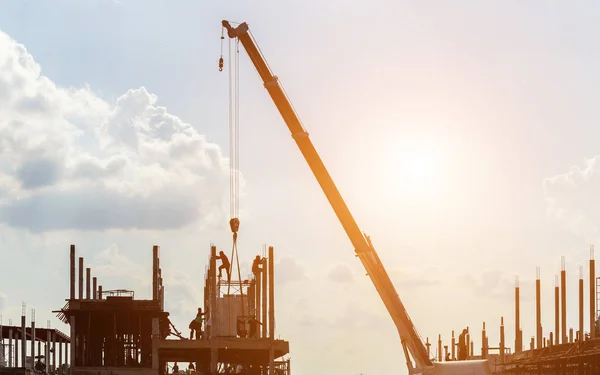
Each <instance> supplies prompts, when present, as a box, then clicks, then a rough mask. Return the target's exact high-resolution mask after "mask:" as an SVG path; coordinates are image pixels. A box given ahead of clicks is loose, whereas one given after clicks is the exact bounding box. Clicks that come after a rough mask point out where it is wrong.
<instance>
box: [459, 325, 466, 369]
mask: <svg viewBox="0 0 600 375" xmlns="http://www.w3.org/2000/svg"><path fill="white" fill-rule="evenodd" d="M467 334H468V331H467V329H466V328H465V329H463V331H462V333H461V334H460V335H459V336H458V360H459V361H464V360H466V359H467Z"/></svg>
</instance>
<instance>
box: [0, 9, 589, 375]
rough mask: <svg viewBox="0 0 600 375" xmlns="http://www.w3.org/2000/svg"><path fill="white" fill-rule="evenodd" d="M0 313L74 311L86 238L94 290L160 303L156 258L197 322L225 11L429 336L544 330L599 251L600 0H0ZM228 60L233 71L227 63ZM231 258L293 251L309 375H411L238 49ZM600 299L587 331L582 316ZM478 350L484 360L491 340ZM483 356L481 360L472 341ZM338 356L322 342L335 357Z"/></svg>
mask: <svg viewBox="0 0 600 375" xmlns="http://www.w3.org/2000/svg"><path fill="white" fill-rule="evenodd" d="M0 4H1V5H2V9H3V12H1V13H0V98H1V100H0V243H1V244H2V245H1V246H0V257H1V258H0V259H1V260H0V313H1V314H2V319H3V322H4V324H7V323H8V321H9V319H12V321H13V322H16V321H18V320H19V319H20V318H19V316H20V312H21V303H22V302H23V301H25V302H26V303H27V310H28V313H27V315H28V321H29V316H30V309H31V308H35V310H36V321H37V322H38V323H37V324H38V325H42V326H45V325H46V323H45V322H46V321H47V320H50V323H51V325H52V326H53V327H56V328H58V329H60V330H63V331H68V326H66V325H64V324H62V323H60V322H59V321H58V320H57V319H56V318H55V316H54V315H53V314H52V313H51V310H53V309H58V308H60V307H62V306H63V305H64V303H65V302H64V300H65V299H66V298H68V293H69V288H68V280H69V279H68V260H69V245H70V244H75V245H76V246H77V251H78V256H83V257H84V258H85V262H86V263H85V264H86V267H87V266H89V267H91V268H92V275H93V276H97V277H98V280H99V284H101V285H102V286H103V288H104V289H105V290H107V289H117V288H125V289H132V290H135V295H136V298H150V296H151V289H150V285H151V270H152V264H151V263H152V246H153V245H159V246H160V248H161V266H162V268H163V275H164V285H165V299H166V301H165V308H166V310H167V311H169V312H170V314H171V318H172V321H173V322H174V324H175V326H176V327H178V328H179V329H180V330H184V328H186V325H187V323H188V322H189V320H190V319H191V318H192V317H193V315H194V313H195V309H196V308H197V306H199V305H202V287H203V284H204V272H205V267H206V263H207V259H208V251H209V247H210V244H211V243H214V244H215V245H217V247H218V248H219V249H223V250H226V251H230V250H231V246H232V238H231V232H230V230H229V226H228V222H229V218H230V217H229V161H228V155H229V146H230V145H229V129H228V105H229V101H228V87H229V86H228V85H229V83H228V78H227V74H226V72H219V71H218V69H217V62H218V59H219V56H220V51H221V40H220V36H221V26H220V21H221V20H222V19H229V20H232V21H237V22H241V21H247V22H248V23H249V24H250V28H251V31H252V33H253V35H254V36H255V38H256V40H257V41H258V43H259V45H260V48H261V49H262V51H263V53H264V54H265V57H266V58H267V60H268V62H269V65H270V66H271V68H272V69H273V71H274V73H275V75H277V76H278V77H279V79H280V82H281V83H282V84H283V85H284V86H285V89H286V92H287V93H288V95H289V97H290V98H291V100H292V102H293V104H294V106H295V108H296V109H297V111H298V113H299V115H300V118H301V119H302V121H303V123H304V125H305V127H306V128H307V131H308V132H309V133H310V136H311V139H312V141H313V143H314V145H315V147H316V148H317V150H318V151H319V153H320V154H321V157H322V159H323V160H324V162H325V164H326V166H327V167H328V169H329V171H330V173H331V175H332V176H333V178H334V179H335V181H336V183H337V185H338V187H339V189H340V191H341V193H342V195H343V196H344V198H345V199H346V201H347V203H348V206H349V207H350V209H351V210H352V212H353V214H354V216H355V218H356V220H357V222H358V223H359V225H360V226H361V229H362V230H363V231H365V232H367V233H368V234H369V235H370V236H371V238H372V241H373V243H374V245H375V247H376V249H377V251H378V253H379V255H380V258H381V259H382V261H383V262H384V264H385V266H386V268H387V270H388V272H389V273H390V277H391V278H392V280H393V282H394V284H395V286H396V288H397V290H398V293H399V295H400V297H401V298H402V300H403V302H404V304H405V305H406V308H407V310H408V313H409V315H410V316H411V318H412V320H413V321H414V323H415V325H416V327H417V330H418V331H419V332H420V334H421V336H422V337H423V338H424V339H425V338H426V337H428V338H429V340H430V342H435V341H436V340H437V336H438V334H441V335H442V339H443V340H444V343H445V344H448V343H449V338H450V334H451V332H452V330H456V331H459V330H461V329H462V328H463V327H465V326H469V327H472V329H473V330H475V332H479V329H480V327H481V325H482V322H486V323H487V327H488V333H489V342H490V345H492V344H493V346H496V345H495V344H496V343H497V342H498V341H499V323H500V318H501V317H504V319H505V325H506V340H507V342H508V343H511V346H512V343H513V340H514V315H513V314H514V302H513V293H514V292H513V287H514V280H515V277H516V276H517V275H518V276H519V279H520V285H521V295H522V300H521V303H522V305H521V306H522V307H521V311H522V319H521V324H522V327H523V331H524V332H523V337H524V344H525V346H527V343H528V342H529V338H530V337H531V336H532V335H533V334H534V331H535V327H534V319H535V309H534V295H535V294H534V293H535V290H534V280H535V277H536V267H540V269H541V278H542V304H543V311H542V319H543V326H544V334H545V335H547V334H548V333H549V330H550V329H551V327H553V325H554V323H553V286H554V276H555V274H556V273H557V272H559V270H560V264H561V262H560V260H561V256H565V258H566V269H567V272H568V293H569V294H568V306H569V308H568V312H567V314H568V324H569V327H577V314H576V312H577V303H576V298H577V297H576V296H577V293H576V288H577V285H576V283H577V278H578V273H579V268H580V266H582V265H583V268H584V272H585V274H586V288H587V272H588V266H587V260H588V259H589V247H590V245H592V244H598V243H599V241H598V240H599V238H600V230H599V228H600V227H599V225H600V214H599V213H600V207H598V203H597V199H596V195H597V191H598V190H599V188H600V174H599V171H598V169H599V168H600V146H599V145H598V143H597V139H598V136H600V127H597V123H598V114H597V105H596V104H597V103H596V101H595V100H594V99H593V98H595V97H598V95H599V94H600V84H599V83H600V70H599V69H598V66H600V64H599V63H600V49H599V48H597V47H595V45H596V44H595V43H594V36H595V35H598V34H599V33H600V25H598V23H597V22H595V21H596V20H597V19H598V17H599V16H600V6H599V5H598V4H596V3H594V2H579V3H577V4H568V5H567V4H566V3H561V2H533V3H528V4H523V3H522V2H516V1H502V2H500V1H497V2H485V3H484V2H479V1H465V0H459V1H454V2H452V3H451V4H450V3H448V2H441V1H439V2H428V3H426V4H425V3H422V2H416V1H413V2H411V1H385V0H373V1H369V2H362V3H359V2H348V1H339V0H332V1H329V2H320V1H312V0H306V1H302V2H298V1H289V2H281V1H266V0H264V1H263V0H254V1H252V2H249V1H230V0H224V1H220V2H198V1H189V0H181V1H177V2H166V1H159V0H144V1H142V0H118V1H116V0H113V1H111V0H85V1H81V0H77V1H75V0H56V1H52V2H50V1H48V2H35V1H31V0H22V1H9V0H3V1H0ZM224 57H225V60H226V64H228V63H229V56H228V55H227V53H225V56H224ZM239 71H240V100H239V106H240V170H241V174H242V179H243V184H242V191H241V199H240V220H241V226H240V234H239V245H238V246H239V252H240V257H241V261H242V267H243V271H244V273H245V274H247V273H248V269H249V262H250V261H251V259H252V258H253V257H254V256H255V255H256V254H258V253H260V252H261V251H262V248H263V245H268V246H274V248H275V254H276V262H277V266H276V292H275V293H276V301H277V302H276V327H277V334H278V335H279V336H280V337H281V338H284V339H286V340H289V341H290V349H291V353H290V356H289V357H290V358H291V361H292V368H293V370H294V373H296V374H305V373H314V372H319V373H329V374H359V373H364V374H374V373H377V374H406V369H405V364H404V359H403V358H402V354H401V353H402V348H401V345H400V340H399V338H398V335H397V332H396V330H395V328H394V326H393V323H392V320H391V318H389V316H388V315H387V312H386V311H385V308H384V306H383V304H382V303H381V301H380V299H379V298H378V296H377V293H376V291H375V289H374V288H373V286H372V285H371V283H370V281H369V279H368V277H366V276H365V272H364V270H363V269H362V266H361V264H360V262H359V261H358V259H356V258H355V257H354V256H353V253H352V251H353V249H352V246H351V244H350V242H349V240H348V239H347V238H346V236H345V233H344V231H343V229H342V227H341V226H340V224H339V222H338V221H337V219H336V217H335V215H334V214H333V211H332V210H331V208H330V207H329V205H328V202H327V200H326V199H325V197H324V195H323V193H322V191H321V190H320V188H319V185H318V184H317V182H316V181H315V179H314V177H313V176H312V174H311V172H310V170H309V168H308V166H307V165H306V163H305V161H304V160H303V158H302V156H301V154H300V152H299V150H298V149H297V147H296V145H295V143H294V142H293V140H292V138H291V136H290V134H289V131H288V130H287V128H286V126H285V124H284V122H283V121H282V119H281V118H280V116H279V114H278V112H277V110H276V108H275V107H274V105H273V103H272V102H271V100H270V98H269V96H268V94H267V92H266V90H265V89H264V88H263V85H262V83H261V81H260V79H259V77H258V75H257V74H256V72H255V71H254V68H253V66H252V65H251V63H250V61H249V59H248V58H247V56H246V55H245V52H244V51H242V52H241V53H240V67H239ZM587 303H588V302H587V301H586V310H585V313H586V321H587ZM474 336H475V337H474V341H475V348H480V347H481V342H480V335H479V334H475V335H474ZM476 351H479V349H476ZM324 353H327V354H325V355H324Z"/></svg>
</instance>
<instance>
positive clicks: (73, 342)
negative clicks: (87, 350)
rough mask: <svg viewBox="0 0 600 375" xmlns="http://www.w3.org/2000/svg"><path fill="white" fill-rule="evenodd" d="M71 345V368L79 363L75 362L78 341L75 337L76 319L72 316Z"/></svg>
mask: <svg viewBox="0 0 600 375" xmlns="http://www.w3.org/2000/svg"><path fill="white" fill-rule="evenodd" d="M70 319H71V344H70V347H69V364H70V366H71V368H73V367H75V365H76V364H77V362H76V361H75V353H77V340H76V338H77V337H76V336H75V332H76V330H75V324H76V322H75V317H74V316H71V318H70Z"/></svg>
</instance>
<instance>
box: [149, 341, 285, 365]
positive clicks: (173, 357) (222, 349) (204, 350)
mask: <svg viewBox="0 0 600 375" xmlns="http://www.w3.org/2000/svg"><path fill="white" fill-rule="evenodd" d="M270 344H271V340H270V339H239V338H234V337H218V338H216V346H217V348H218V353H219V354H218V358H219V361H222V362H231V363H235V362H245V363H257V364H258V363H267V362H269V348H270ZM273 349H274V357H275V359H277V358H280V357H283V356H284V355H286V354H288V353H289V351H290V344H289V342H288V341H285V340H273ZM210 350H211V340H161V341H160V344H159V349H158V353H159V357H160V359H161V360H162V361H167V362H207V361H210Z"/></svg>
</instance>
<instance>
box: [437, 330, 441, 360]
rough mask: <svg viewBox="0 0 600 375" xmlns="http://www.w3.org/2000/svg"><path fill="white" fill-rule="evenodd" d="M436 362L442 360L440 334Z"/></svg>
mask: <svg viewBox="0 0 600 375" xmlns="http://www.w3.org/2000/svg"><path fill="white" fill-rule="evenodd" d="M437 352H438V362H442V335H441V334H439V335H438V350H437Z"/></svg>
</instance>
